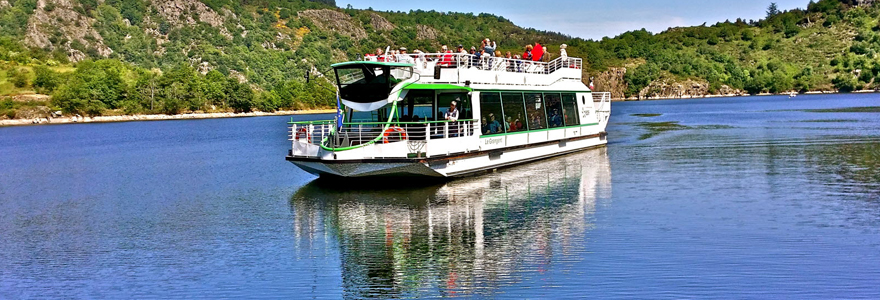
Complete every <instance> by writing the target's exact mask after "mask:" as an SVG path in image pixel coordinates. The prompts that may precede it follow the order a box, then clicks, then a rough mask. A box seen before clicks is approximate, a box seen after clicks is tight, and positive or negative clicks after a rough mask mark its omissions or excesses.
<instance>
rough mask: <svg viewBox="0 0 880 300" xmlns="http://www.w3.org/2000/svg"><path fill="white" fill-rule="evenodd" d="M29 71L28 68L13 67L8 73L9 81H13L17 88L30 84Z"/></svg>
mask: <svg viewBox="0 0 880 300" xmlns="http://www.w3.org/2000/svg"><path fill="white" fill-rule="evenodd" d="M27 74H28V71H27V70H19V69H18V68H12V69H10V70H9V73H7V75H8V76H9V81H11V82H12V85H14V86H15V87H17V88H23V87H26V86H27V85H28V76H27Z"/></svg>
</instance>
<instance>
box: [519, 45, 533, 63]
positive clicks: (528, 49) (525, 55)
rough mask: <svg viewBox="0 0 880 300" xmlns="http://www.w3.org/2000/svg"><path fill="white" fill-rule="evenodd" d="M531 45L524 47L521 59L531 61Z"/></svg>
mask: <svg viewBox="0 0 880 300" xmlns="http://www.w3.org/2000/svg"><path fill="white" fill-rule="evenodd" d="M532 49H533V47H532V45H526V52H523V55H522V59H524V60H532Z"/></svg>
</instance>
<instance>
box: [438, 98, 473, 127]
mask: <svg viewBox="0 0 880 300" xmlns="http://www.w3.org/2000/svg"><path fill="white" fill-rule="evenodd" d="M452 101H455V102H456V103H457V104H456V105H455V107H456V108H458V119H459V120H469V119H473V118H474V112H473V110H472V109H471V100H470V97H469V96H468V94H467V93H464V92H462V93H442V94H440V95H438V96H437V113H438V114H437V118H438V120H441V121H442V120H443V114H445V113H446V111H447V110H448V109H449V104H450V103H452Z"/></svg>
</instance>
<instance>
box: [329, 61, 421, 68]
mask: <svg viewBox="0 0 880 300" xmlns="http://www.w3.org/2000/svg"><path fill="white" fill-rule="evenodd" d="M352 65H377V66H391V67H412V66H415V65H414V64H408V63H400V62H377V61H347V62H341V63H335V64H332V65H330V66H331V67H333V68H338V67H345V66H352Z"/></svg>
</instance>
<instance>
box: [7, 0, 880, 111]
mask: <svg viewBox="0 0 880 300" xmlns="http://www.w3.org/2000/svg"><path fill="white" fill-rule="evenodd" d="M49 2H50V3H51V2H53V1H49ZM854 2H855V1H853V0H820V1H818V2H810V3H809V5H808V6H807V8H806V9H796V10H792V11H779V9H778V8H777V7H776V5H775V4H771V5H770V6H769V7H768V9H767V18H765V19H763V20H758V21H752V20H750V21H745V20H736V21H733V22H731V21H725V22H720V23H717V24H715V25H711V26H706V25H704V26H695V27H688V28H672V29H669V30H667V31H665V32H662V33H659V34H652V33H649V32H647V31H645V30H637V31H632V32H626V33H623V34H621V35H620V36H617V37H615V38H604V39H602V40H598V41H594V40H583V39H576V38H571V37H569V36H566V35H563V34H560V33H553V32H546V31H539V30H535V29H524V28H521V27H518V26H516V25H514V24H513V23H511V22H510V21H509V20H507V19H505V18H503V17H500V16H494V15H490V14H478V15H474V14H464V13H452V12H448V13H447V12H436V11H422V10H416V11H409V12H377V11H373V10H369V9H368V10H355V9H351V8H345V9H340V8H336V7H335V3H334V2H333V1H306V0H294V1H281V0H264V1H259V2H240V1H228V0H203V1H202V2H201V3H199V2H195V3H194V4H192V5H189V6H188V7H187V8H184V9H183V10H182V11H181V12H180V15H175V14H174V13H173V12H167V11H164V10H165V9H166V8H162V7H161V6H158V5H155V4H154V3H153V2H151V1H144V0H107V1H103V2H101V1H94V0H78V1H73V3H74V6H73V7H65V6H63V5H59V4H58V3H52V5H51V6H50V5H46V6H45V7H43V8H42V10H41V11H40V12H39V13H41V14H47V15H48V16H49V18H50V19H52V20H53V21H52V22H53V24H43V25H45V26H42V27H39V28H42V29H41V30H43V31H42V33H44V34H47V35H48V41H47V42H46V43H47V44H45V45H44V46H41V47H33V46H27V45H25V43H24V41H25V40H28V39H27V36H26V35H27V28H28V27H27V24H28V22H29V20H31V19H32V16H33V15H34V14H36V13H37V2H36V1H35V0H9V1H8V3H9V6H8V7H6V8H4V9H2V10H0V96H4V95H17V94H27V93H34V92H36V93H43V94H49V95H51V96H52V101H51V104H50V105H51V107H50V108H52V109H53V110H54V109H61V110H63V111H65V112H68V113H84V114H90V115H99V114H132V113H169V114H174V113H182V112H189V111H250V110H261V111H274V110H278V109H312V108H322V107H328V106H332V105H333V104H334V102H335V101H334V98H333V94H332V93H331V92H328V91H327V90H326V89H324V88H320V87H317V85H322V86H325V87H326V86H331V85H332V84H331V83H330V82H331V81H332V79H330V78H328V77H325V76H321V75H326V76H331V77H332V72H329V67H328V66H329V65H330V64H331V63H332V62H336V61H341V60H346V59H350V58H354V57H355V56H356V55H357V54H362V53H368V52H373V51H374V49H376V48H384V47H386V46H392V47H399V46H406V47H408V48H410V49H411V50H412V49H421V50H425V51H437V49H439V47H440V45H442V44H447V45H457V44H459V43H460V44H463V45H465V46H466V47H470V46H472V45H473V46H478V43H479V41H480V40H481V39H482V38H485V37H489V38H495V39H497V41H498V45H499V50H501V51H511V52H513V53H519V52H521V49H522V47H523V46H525V45H526V44H531V43H534V42H541V43H542V44H545V45H548V46H549V48H550V49H549V51H550V52H551V53H558V48H557V47H558V45H559V44H561V43H566V44H568V45H569V47H568V49H567V50H568V53H569V55H571V56H574V57H583V58H584V59H585V62H584V63H585V65H584V72H585V73H587V75H595V74H598V73H601V72H604V71H607V70H608V69H609V68H614V67H623V66H626V67H627V68H628V72H627V73H626V75H625V77H624V78H623V79H624V82H625V84H626V85H625V88H624V89H625V90H623V91H621V92H623V93H624V94H625V95H626V96H638V95H639V94H640V92H641V91H642V90H644V89H645V88H646V87H648V86H649V85H651V84H652V83H654V82H656V81H657V80H672V81H685V80H693V81H698V82H706V83H708V87H709V92H710V93H716V92H720V91H721V90H725V89H726V90H730V89H733V90H742V91H746V92H748V93H780V92H788V91H811V90H839V91H843V92H847V91H853V90H860V89H875V88H880V83H878V80H877V79H878V77H880V56H878V54H880V23H878V20H880V6H877V5H871V6H856V5H855V3H854ZM202 4H204V6H202ZM70 10H73V11H74V12H76V13H78V14H80V15H82V16H84V17H88V18H91V19H93V20H94V22H92V23H89V24H83V23H80V22H78V21H70V20H67V19H65V18H63V17H62V16H61V15H60V14H59V12H60V11H65V12H70ZM171 16H176V17H171ZM169 17H171V18H170V19H169ZM56 23H57V24H56ZM55 25H57V26H55ZM58 26H62V27H63V26H73V27H76V26H80V27H79V28H88V29H90V30H93V31H94V32H95V33H96V34H92V33H88V34H86V35H85V37H83V38H78V37H75V36H68V35H66V34H65V33H64V32H65V31H63V30H60V29H58V28H56V27H58ZM35 28H36V27H35ZM46 30H48V31H46ZM105 46H106V47H105ZM306 72H311V73H312V78H316V79H317V80H314V81H313V82H310V83H306V82H305V80H303V75H304V73H306Z"/></svg>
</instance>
